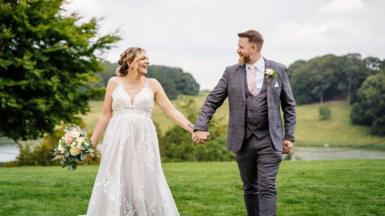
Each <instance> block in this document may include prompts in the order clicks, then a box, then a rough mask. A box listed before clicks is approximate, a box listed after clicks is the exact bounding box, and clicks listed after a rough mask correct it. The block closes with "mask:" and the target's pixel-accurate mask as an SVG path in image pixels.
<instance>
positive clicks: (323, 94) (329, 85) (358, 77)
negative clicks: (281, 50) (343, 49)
mask: <svg viewBox="0 0 385 216" xmlns="http://www.w3.org/2000/svg"><path fill="white" fill-rule="evenodd" d="M378 63H379V62H378V59H376V58H374V57H368V58H366V59H362V58H361V55H360V54H355V53H353V54H347V55H344V56H335V55H325V56H321V57H316V58H313V59H310V60H308V61H304V60H299V61H296V62H294V63H293V64H291V65H290V66H289V68H288V71H289V78H290V80H291V84H292V89H293V93H294V96H295V98H296V101H297V103H298V104H308V103H314V102H320V103H323V102H324V101H328V100H338V99H346V100H347V101H348V102H353V101H354V99H355V97H356V94H357V90H358V88H359V87H360V86H361V84H362V83H363V81H364V80H365V79H366V77H368V76H369V75H371V74H373V73H374V71H375V69H376V68H378Z"/></svg>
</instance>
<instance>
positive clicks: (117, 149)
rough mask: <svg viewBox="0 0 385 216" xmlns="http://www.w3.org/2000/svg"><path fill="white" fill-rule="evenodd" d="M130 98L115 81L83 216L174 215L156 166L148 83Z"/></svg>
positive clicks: (161, 172)
mask: <svg viewBox="0 0 385 216" xmlns="http://www.w3.org/2000/svg"><path fill="white" fill-rule="evenodd" d="M131 95H132V94H130V93H129V92H127V91H126V89H125V88H124V86H123V84H122V83H120V82H119V83H118V85H117V87H116V88H115V89H114V90H113V93H112V110H113V117H112V118H111V119H110V121H109V123H108V126H107V128H106V132H105V135H104V139H103V145H102V149H101V153H102V158H101V163H100V166H99V170H98V174H97V176H96V179H95V184H94V187H93V190H92V195H91V199H90V201H89V205H88V210H87V215H88V216H97V215H100V216H123V215H124V216H175V215H177V216H179V213H178V210H177V207H176V205H175V202H174V199H173V197H172V195H171V192H170V189H169V187H168V184H167V182H166V178H165V176H164V174H163V169H162V167H161V160H160V154H159V146H158V138H157V134H156V130H155V127H154V124H153V122H152V120H151V112H152V108H153V104H154V94H153V92H152V89H151V88H150V86H149V85H148V80H147V79H146V80H145V84H144V87H143V88H141V89H140V90H137V92H135V94H134V95H133V96H132V97H131Z"/></svg>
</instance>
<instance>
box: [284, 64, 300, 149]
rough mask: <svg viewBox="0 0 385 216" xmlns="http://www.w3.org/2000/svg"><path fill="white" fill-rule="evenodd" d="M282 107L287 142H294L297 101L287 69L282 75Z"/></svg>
mask: <svg viewBox="0 0 385 216" xmlns="http://www.w3.org/2000/svg"><path fill="white" fill-rule="evenodd" d="M281 106H282V110H283V116H284V122H285V138H284V139H285V140H290V141H292V142H294V140H295V138H294V130H295V124H296V112H295V100H294V96H293V92H292V90H291V86H290V82H289V77H288V76H287V68H285V69H284V71H283V73H282V92H281Z"/></svg>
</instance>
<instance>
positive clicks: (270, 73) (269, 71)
mask: <svg viewBox="0 0 385 216" xmlns="http://www.w3.org/2000/svg"><path fill="white" fill-rule="evenodd" d="M273 74H274V70H273V69H271V68H267V69H266V75H268V76H272V75H273Z"/></svg>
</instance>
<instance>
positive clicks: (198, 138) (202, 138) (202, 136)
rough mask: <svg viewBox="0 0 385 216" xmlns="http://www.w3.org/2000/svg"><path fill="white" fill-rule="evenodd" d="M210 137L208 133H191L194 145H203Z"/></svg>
mask: <svg viewBox="0 0 385 216" xmlns="http://www.w3.org/2000/svg"><path fill="white" fill-rule="evenodd" d="M209 137H210V133H209V132H206V131H195V132H193V133H192V140H193V141H194V143H197V144H203V143H205V142H206V141H207V140H208V138H209Z"/></svg>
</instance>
